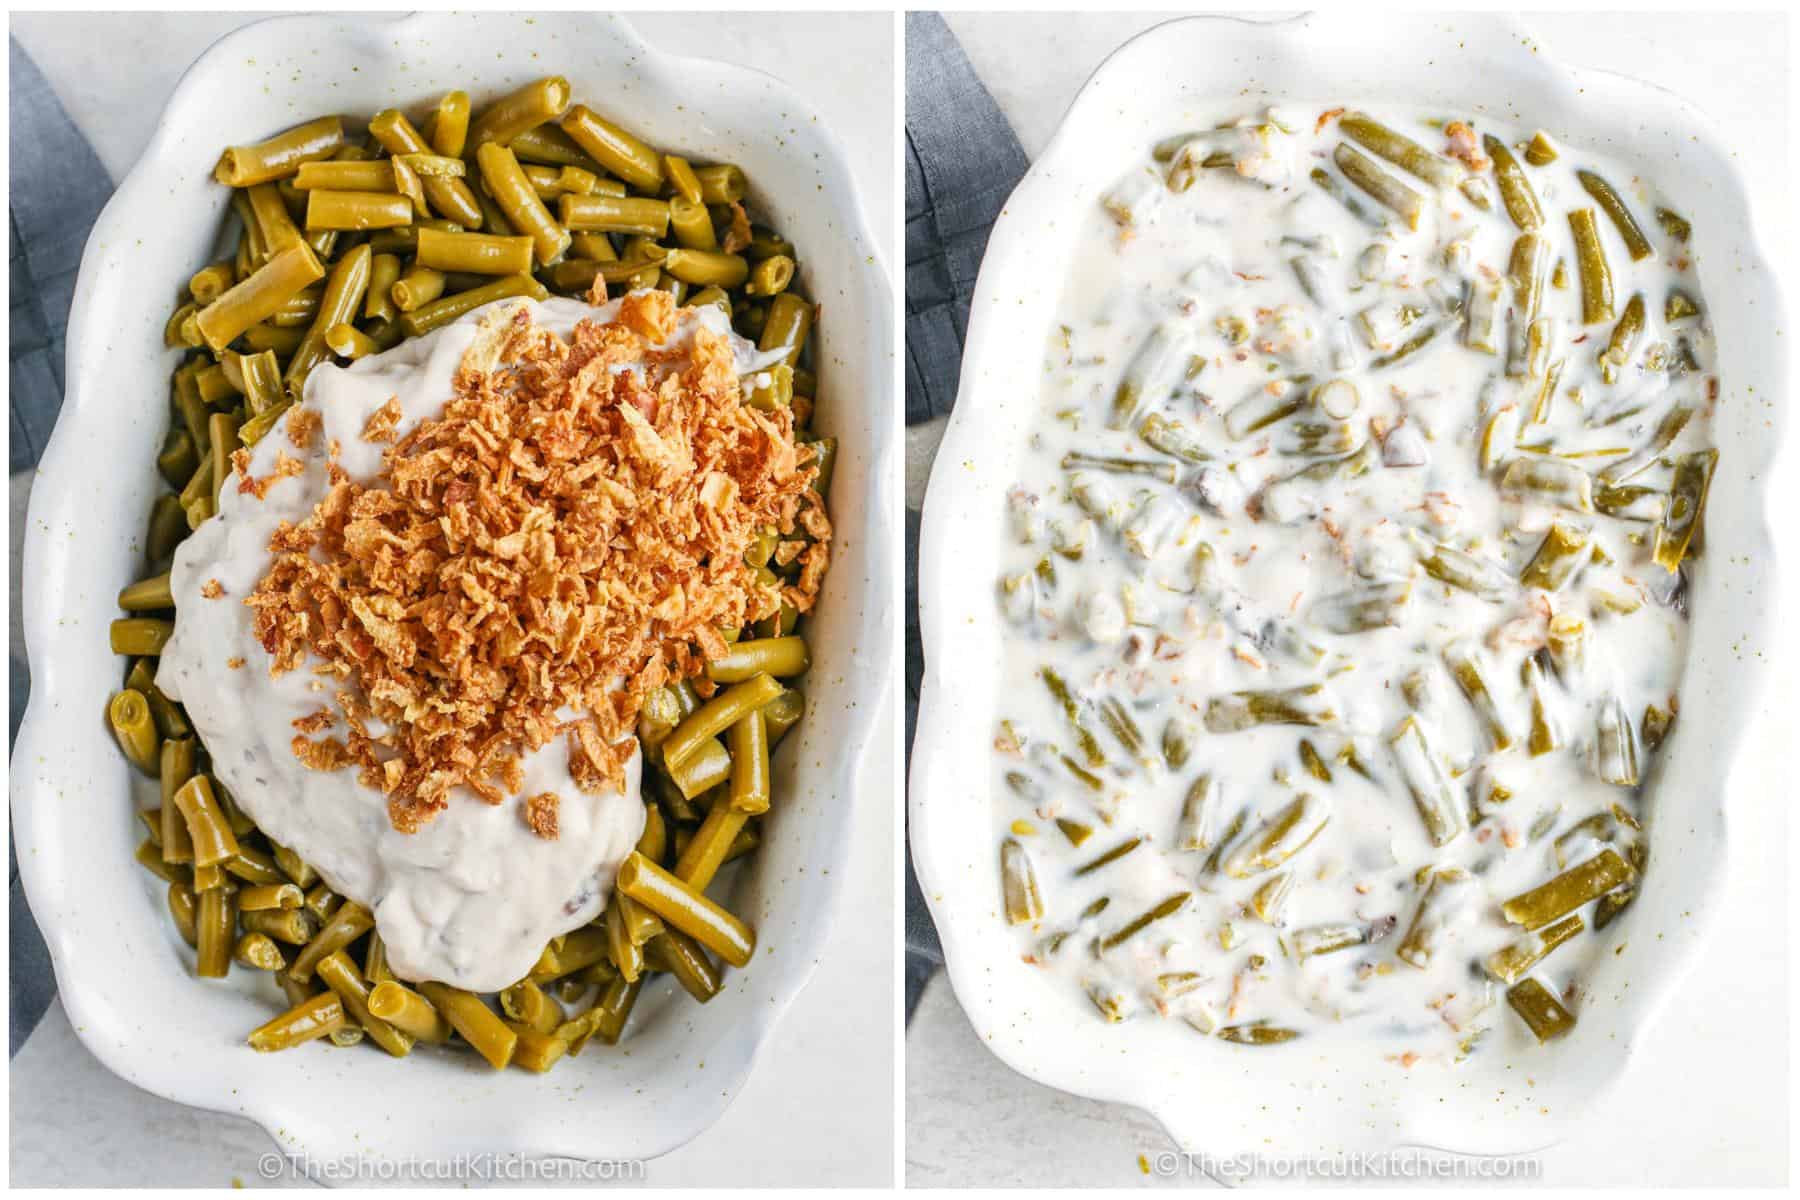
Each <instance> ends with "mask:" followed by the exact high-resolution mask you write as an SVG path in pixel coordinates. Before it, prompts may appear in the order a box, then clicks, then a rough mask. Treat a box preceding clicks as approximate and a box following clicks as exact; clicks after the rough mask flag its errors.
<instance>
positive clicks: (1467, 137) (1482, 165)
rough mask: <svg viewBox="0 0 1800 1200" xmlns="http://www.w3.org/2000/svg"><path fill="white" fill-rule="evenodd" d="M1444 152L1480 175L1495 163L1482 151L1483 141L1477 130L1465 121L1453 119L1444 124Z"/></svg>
mask: <svg viewBox="0 0 1800 1200" xmlns="http://www.w3.org/2000/svg"><path fill="white" fill-rule="evenodd" d="M1444 140H1445V146H1444V153H1445V154H1447V155H1448V156H1450V157H1451V158H1454V159H1456V160H1457V161H1458V162H1460V163H1462V165H1463V166H1465V167H1467V168H1469V170H1471V171H1473V172H1475V174H1477V175H1479V174H1481V173H1482V172H1484V171H1486V170H1487V169H1488V168H1489V167H1491V166H1493V163H1491V162H1489V161H1488V157H1487V155H1485V154H1483V153H1482V152H1481V149H1480V147H1481V141H1480V139H1478V138H1477V137H1476V136H1475V131H1474V130H1473V129H1471V128H1470V127H1469V126H1468V124H1467V123H1465V122H1463V121H1452V122H1450V123H1449V124H1448V125H1446V126H1444Z"/></svg>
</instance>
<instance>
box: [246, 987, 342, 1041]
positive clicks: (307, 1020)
mask: <svg viewBox="0 0 1800 1200" xmlns="http://www.w3.org/2000/svg"><path fill="white" fill-rule="evenodd" d="M345 1022H346V1018H345V1014H344V1004H343V1001H341V1000H339V999H338V997H337V994H336V993H334V992H321V993H319V994H318V995H316V996H313V997H311V998H310V999H306V1000H302V1001H301V1002H300V1003H298V1004H296V1005H295V1006H294V1007H293V1008H290V1009H288V1010H287V1011H286V1012H284V1013H282V1014H281V1015H280V1016H278V1017H276V1018H275V1019H274V1020H272V1021H270V1022H268V1023H267V1024H265V1025H260V1026H258V1027H257V1028H256V1029H254V1030H252V1031H251V1032H250V1036H249V1038H248V1039H247V1040H248V1041H249V1043H250V1048H251V1049H252V1050H256V1051H259V1052H263V1053H268V1052H270V1051H274V1050H291V1049H293V1048H294V1047H295V1046H298V1045H301V1044H303V1043H305V1042H310V1041H314V1040H316V1039H318V1038H322V1037H329V1036H330V1035H332V1034H333V1033H336V1032H338V1031H339V1030H341V1029H343V1028H344V1025H345Z"/></svg>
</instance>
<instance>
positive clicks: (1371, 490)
mask: <svg viewBox="0 0 1800 1200" xmlns="http://www.w3.org/2000/svg"><path fill="white" fill-rule="evenodd" d="M1085 221H1086V224H1085V225H1084V227H1083V229H1082V232H1081V234H1080V245H1081V247H1082V249H1081V252H1080V254H1079V255H1078V256H1077V258H1076V260H1075V263H1074V265H1073V267H1072V268H1071V273H1070V275H1069V278H1068V280H1067V282H1066V284H1065V287H1064V291H1063V293H1062V297H1063V298H1062V301H1061V309H1060V315H1059V319H1058V323H1057V325H1056V327H1055V329H1054V331H1053V333H1052V336H1051V338H1050V346H1049V350H1048V355H1047V360H1046V362H1045V367H1044V372H1043V376H1042V379H1041V382H1040V384H1039V387H1038V392H1039V404H1040V407H1039V409H1038V410H1037V411H1036V412H1035V413H1034V415H1033V416H1032V418H1031V421H1030V426H1029V427H1030V433H1029V439H1028V446H1027V449H1026V451H1025V454H1024V457H1023V466H1022V468H1021V469H1020V473H1019V475H1018V476H1017V480H1016V483H1015V484H1014V485H1013V486H1012V488H1011V490H1010V491H1009V493H1008V498H1007V505H1006V513H1005V532H1004V534H1003V536H1002V539H1001V544H1000V550H999V557H1000V562H1001V564H1002V572H1001V575H1000V578H999V580H998V604H999V605H1000V608H1001V610H1002V613H1003V618H1004V625H1003V628H1004V639H1003V640H1004V646H1003V648H1002V661H1003V663H1004V667H1003V679H1002V686H1001V689H1000V694H1001V696H1002V700H1001V702H1000V703H1001V709H1000V712H999V721H998V727H997V729H996V730H995V734H994V757H993V765H992V768H991V769H992V772H993V775H992V780H993V789H994V795H995V796H996V797H997V799H996V804H995V808H996V820H997V825H998V829H997V837H998V842H999V845H998V855H997V866H998V873H999V878H998V879H997V881H996V886H995V892H994V895H995V901H996V912H997V917H998V919H1003V920H1004V921H1006V922H1007V923H1008V924H1010V925H1011V926H1012V927H1013V928H1014V930H1015V931H1016V934H1017V938H1018V943H1019V947H1020V951H1021V954H1022V955H1023V956H1024V958H1025V959H1026V961H1027V962H1029V963H1032V964H1035V965H1036V966H1037V967H1039V968H1041V969H1042V970H1043V971H1044V972H1045V973H1046V975H1048V976H1051V977H1053V978H1054V979H1056V980H1058V981H1060V983H1059V985H1058V986H1061V987H1067V988H1070V989H1075V988H1079V989H1081V990H1082V991H1084V992H1085V993H1086V995H1087V996H1088V997H1089V998H1090V999H1091V1001H1092V1011H1093V1013H1094V1015H1095V1019H1100V1020H1105V1021H1110V1022H1132V1021H1157V1020H1171V1021H1177V1022H1185V1024H1186V1025H1187V1026H1190V1027H1191V1028H1192V1030H1193V1031H1194V1033H1195V1036H1206V1037H1209V1038H1219V1039H1223V1040H1225V1041H1226V1042H1229V1043H1235V1044H1237V1045H1239V1046H1243V1047H1272V1046H1278V1045H1282V1044H1285V1043H1292V1046H1291V1047H1290V1049H1289V1050H1279V1051H1272V1050H1257V1051H1249V1052H1252V1053H1287V1052H1290V1050H1291V1051H1292V1052H1304V1051H1303V1048H1306V1047H1310V1048H1312V1049H1311V1052H1322V1051H1323V1049H1324V1047H1325V1046H1326V1045H1331V1046H1333V1047H1334V1055H1335V1053H1336V1051H1337V1048H1339V1047H1349V1048H1350V1050H1351V1051H1352V1052H1353V1053H1354V1054H1366V1055H1369V1056H1370V1057H1374V1058H1379V1059H1381V1060H1385V1061H1388V1062H1391V1063H1394V1064H1397V1065H1399V1066H1401V1067H1404V1068H1411V1067H1414V1066H1416V1065H1422V1064H1428V1063H1435V1064H1440V1065H1452V1064H1455V1063H1458V1062H1461V1061H1464V1060H1466V1059H1468V1058H1470V1057H1471V1056H1473V1055H1487V1054H1498V1055H1502V1056H1508V1057H1510V1056H1516V1055H1519V1054H1523V1053H1526V1052H1527V1051H1528V1049H1529V1048H1530V1047H1532V1046H1534V1045H1535V1044H1537V1043H1541V1042H1545V1041H1548V1040H1550V1039H1554V1038H1557V1037H1559V1036H1561V1035H1564V1034H1566V1033H1567V1032H1568V1031H1570V1030H1571V1029H1573V1028H1574V1027H1575V1024H1576V1022H1577V1020H1578V1019H1580V1017H1581V1015H1582V1012H1583V1010H1584V1008H1587V1007H1589V1006H1604V1005H1605V1004H1606V1003H1607V997H1605V996H1603V995H1595V994H1591V993H1590V992H1589V990H1588V989H1587V988H1586V987H1585V986H1584V980H1585V978H1586V977H1587V974H1588V972H1589V969H1590V967H1591V966H1592V964H1593V963H1594V961H1595V959H1596V956H1598V955H1601V954H1608V955H1610V954H1613V953H1616V952H1618V951H1619V949H1620V948H1621V947H1622V945H1623V944H1624V941H1625V940H1626V939H1628V938H1629V937H1630V935H1631V933H1632V930H1631V927H1630V919H1629V916H1628V915H1627V914H1628V913H1629V910H1630V905H1631V903H1632V900H1633V898H1634V896H1635V895H1636V894H1637V889H1638V888H1639V887H1640V884H1641V881H1642V880H1643V878H1644V876H1645V873H1646V871H1648V870H1650V869H1651V866H1650V863H1651V857H1652V856H1651V853H1650V847H1651V842H1652V833H1653V832H1656V821H1655V817H1656V814H1655V811H1654V806H1653V805H1652V804H1651V803H1650V800H1651V798H1652V796H1653V794H1654V791H1653V788H1652V787H1651V785H1652V784H1653V782H1654V779H1655V777H1656V771H1657V756H1658V752H1659V750H1660V749H1661V748H1662V746H1663V744H1664V742H1665V739H1667V738H1668V737H1669V736H1670V733H1671V729H1672V727H1673V726H1674V725H1675V723H1676V722H1677V719H1678V718H1677V714H1678V712H1679V710H1680V697H1679V686H1680V683H1681V677H1682V669H1683V663H1684V659H1685V656H1686V641H1687V626H1688V620H1689V612H1688V596H1689V586H1688V581H1689V578H1690V577H1691V575H1692V574H1693V573H1694V572H1696V571H1703V570H1705V563H1704V558H1703V551H1704V536H1703V525H1702V513H1703V510H1704V507H1705V503H1706V496H1707V490H1708V487H1709V485H1710V483H1711V481H1712V477H1713V473H1714V469H1715V467H1716V465H1717V461H1718V453H1717V451H1716V449H1714V447H1713V445H1712V442H1711V438H1710V431H1711V427H1712V416H1713V410H1714V408H1715V406H1716V405H1717V404H1718V403H1719V402H1720V382H1719V378H1718V376H1717V374H1716V373H1715V367H1714V356H1715V345H1714V339H1713V335H1712V330H1711V329H1710V327H1709V324H1708V314H1707V310H1706V305H1705V302H1704V299H1703V297H1702V295H1701V293H1700V290H1699V288H1698V286H1697V282H1696V276H1695V271H1694V260H1693V252H1692V246H1691V238H1692V237H1693V231H1692V230H1691V229H1690V226H1689V223H1688V222H1687V221H1686V220H1685V219H1684V218H1683V217H1681V216H1680V215H1679V214H1678V213H1677V212H1675V211H1672V210H1671V209H1670V208H1669V207H1668V206H1667V204H1666V202H1665V200H1664V199H1663V197H1662V196H1661V195H1660V193H1659V192H1658V190H1657V188H1656V186H1655V185H1654V183H1653V182H1652V181H1650V180H1647V179H1643V178H1639V177H1636V176H1635V175H1633V174H1632V173H1631V172H1629V171H1628V170H1626V169H1625V168H1623V167H1622V166H1620V165H1619V164H1618V163H1616V162H1613V161H1611V160H1608V159H1607V158H1605V157H1603V156H1601V155H1598V154H1594V153H1591V152H1589V151H1586V150H1583V149H1582V148H1580V147H1579V146H1577V145H1574V144H1565V143H1563V142H1561V141H1559V140H1558V139H1557V138H1556V137H1553V136H1552V135H1551V134H1550V133H1548V132H1545V131H1541V130H1540V131H1531V130H1518V129H1511V128H1508V127H1506V126H1505V125H1502V124H1499V123H1497V122H1492V121H1488V120H1486V119H1476V118H1470V117H1467V116H1462V117H1454V116H1448V115H1445V114H1440V113H1419V112H1406V111H1391V112H1382V113H1378V114H1371V113H1369V112H1360V111H1355V110H1353V109H1346V108H1342V107H1327V106H1319V107H1316V108H1306V107H1301V106H1294V107H1290V108H1280V109H1272V110H1268V111H1266V112H1261V113H1258V114H1255V115H1251V116H1247V117H1244V118H1243V119H1240V120H1235V121H1233V122H1231V123H1229V124H1226V125H1223V126H1220V127H1217V128H1208V129H1202V130H1197V131H1194V132H1187V133H1181V134H1179V135H1177V136H1173V137H1170V138H1168V139H1166V140H1165V141H1163V142H1161V143H1160V144H1157V145H1155V146H1154V147H1146V148H1145V153H1144V157H1143V159H1142V161H1141V163H1140V165H1138V166H1136V167H1134V168H1133V169H1132V170H1131V171H1130V172H1129V173H1128V174H1127V175H1126V176H1125V177H1124V178H1122V179H1120V180H1118V182H1117V183H1116V184H1115V185H1113V186H1111V187H1110V188H1109V189H1107V191H1106V192H1105V195H1104V197H1103V199H1102V202H1101V203H1100V204H1097V205H1095V207H1094V210H1093V211H1092V212H1091V213H1090V214H1089V215H1088V216H1087V217H1086V218H1085ZM1672 852H1673V851H1672ZM1615 922H1621V924H1619V925H1616V926H1615ZM1333 1061H1343V1060H1342V1059H1341V1058H1338V1057H1334V1059H1333Z"/></svg>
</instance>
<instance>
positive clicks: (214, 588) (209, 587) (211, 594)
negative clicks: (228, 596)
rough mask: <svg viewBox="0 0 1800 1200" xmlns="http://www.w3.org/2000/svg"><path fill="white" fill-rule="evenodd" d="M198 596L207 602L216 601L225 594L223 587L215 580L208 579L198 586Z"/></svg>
mask: <svg viewBox="0 0 1800 1200" xmlns="http://www.w3.org/2000/svg"><path fill="white" fill-rule="evenodd" d="M200 594H201V595H202V596H205V597H206V598H207V599H208V600H217V599H218V598H219V597H220V596H223V595H224V594H225V585H224V584H222V583H220V582H219V581H218V580H217V579H209V580H207V581H206V582H205V583H203V584H201V585H200Z"/></svg>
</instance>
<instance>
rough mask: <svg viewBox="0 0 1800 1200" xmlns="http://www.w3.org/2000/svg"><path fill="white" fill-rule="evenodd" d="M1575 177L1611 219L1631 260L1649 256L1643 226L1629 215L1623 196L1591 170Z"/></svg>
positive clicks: (1647, 239)
mask: <svg viewBox="0 0 1800 1200" xmlns="http://www.w3.org/2000/svg"><path fill="white" fill-rule="evenodd" d="M1575 178H1576V179H1578V180H1580V181H1581V187H1582V190H1583V191H1585V192H1586V193H1587V194H1588V195H1590V196H1592V197H1593V198H1594V202H1595V203H1596V204H1598V205H1599V206H1600V210H1601V211H1602V212H1604V213H1605V214H1606V215H1607V218H1608V219H1609V220H1611V221H1612V223H1613V227H1614V228H1615V229H1617V230H1618V231H1619V237H1620V238H1621V239H1622V240H1623V241H1624V243H1625V252H1626V253H1627V254H1629V255H1631V261H1632V262H1642V261H1643V260H1644V259H1646V258H1649V257H1650V255H1651V254H1653V253H1654V251H1653V250H1652V249H1651V247H1650V239H1649V238H1647V237H1645V236H1644V231H1643V228H1642V227H1641V226H1639V225H1638V223H1637V218H1635V217H1633V216H1632V215H1631V209H1629V208H1627V207H1626V205H1625V200H1624V197H1622V196H1620V195H1619V193H1618V191H1617V190H1616V189H1615V188H1614V187H1613V185H1612V184H1610V183H1608V182H1606V180H1604V179H1602V178H1601V177H1600V176H1598V175H1596V174H1594V172H1592V171H1577V172H1575Z"/></svg>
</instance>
